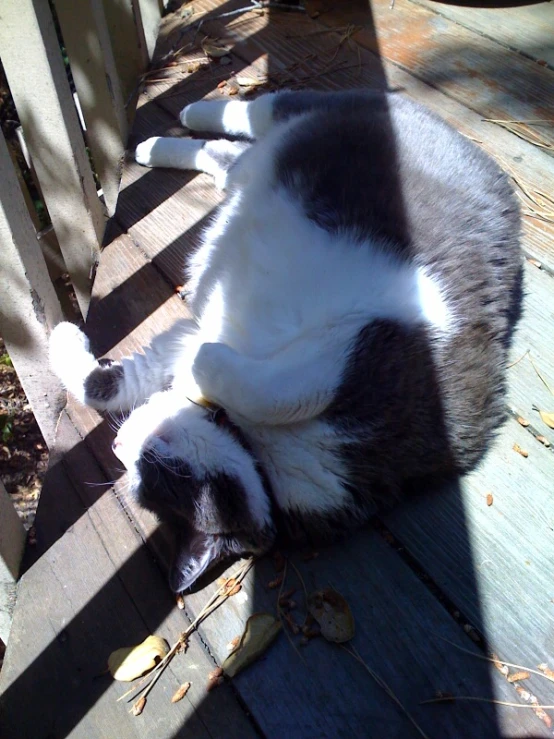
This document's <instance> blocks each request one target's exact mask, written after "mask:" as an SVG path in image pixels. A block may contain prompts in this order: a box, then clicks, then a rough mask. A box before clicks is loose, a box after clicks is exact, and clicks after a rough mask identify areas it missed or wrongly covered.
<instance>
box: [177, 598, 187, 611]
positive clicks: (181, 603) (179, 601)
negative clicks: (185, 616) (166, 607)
mask: <svg viewBox="0 0 554 739" xmlns="http://www.w3.org/2000/svg"><path fill="white" fill-rule="evenodd" d="M175 602H176V603H177V608H178V609H179V610H180V611H182V610H183V609H184V607H185V599H184V598H183V596H182V595H178V596H177V598H176V599H175Z"/></svg>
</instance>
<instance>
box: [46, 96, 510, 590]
mask: <svg viewBox="0 0 554 739" xmlns="http://www.w3.org/2000/svg"><path fill="white" fill-rule="evenodd" d="M180 118H181V122H182V124H183V125H184V126H185V127H186V128H188V129H190V130H192V131H209V132H212V133H216V134H224V135H226V136H231V137H235V138H238V140H235V141H229V140H226V139H221V140H210V141H205V140H200V139H192V138H188V139H187V138H151V139H148V140H147V141H145V142H143V143H141V144H139V146H138V148H137V150H136V155H135V156H136V160H137V162H139V163H140V164H142V165H145V166H154V167H176V168H181V169H192V170H199V171H203V172H207V173H209V174H211V175H213V176H214V177H215V181H216V184H217V185H218V186H219V187H220V188H223V189H225V190H226V191H227V195H226V199H225V201H224V203H223V205H222V206H221V208H220V209H219V211H218V213H217V215H216V216H215V218H214V219H213V222H212V224H211V226H210V227H209V228H208V229H207V231H206V233H205V234H204V237H203V240H202V243H201V244H200V245H199V247H198V249H197V251H196V252H195V254H194V255H193V256H192V257H191V259H190V261H189V263H188V277H189V280H188V284H187V290H188V304H189V306H190V309H191V312H192V315H193V319H191V320H184V321H180V322H178V323H177V324H176V325H175V326H174V327H173V328H171V329H170V330H169V331H167V332H166V333H163V334H161V335H159V336H157V337H156V338H155V339H154V340H153V341H152V343H151V345H150V346H149V347H148V348H146V349H145V353H144V354H139V353H137V354H135V355H133V356H132V357H130V358H127V359H124V360H123V361H121V362H114V363H109V362H108V363H106V362H105V361H103V362H100V363H99V362H97V361H96V360H95V359H94V356H93V355H92V354H91V353H90V349H89V345H88V340H87V339H86V337H85V335H84V334H83V333H82V332H80V331H79V329H77V327H75V326H74V325H72V324H68V323H63V324H60V325H59V326H58V327H57V328H56V329H55V330H54V332H53V334H52V337H51V361H52V364H53V367H54V369H55V370H56V372H57V373H58V375H59V377H60V378H61V380H62V381H63V383H64V384H65V386H66V387H67V389H68V390H69V391H70V392H71V393H73V394H74V395H75V396H76V397H77V398H78V399H79V400H80V401H81V402H83V403H85V404H87V405H89V406H92V407H94V408H97V409H99V410H107V411H121V410H131V413H130V415H129V417H128V418H127V420H125V421H124V422H123V424H122V426H121V428H120V429H119V433H118V434H117V437H116V439H115V442H114V446H113V449H114V452H115V454H116V455H117V456H118V457H119V459H120V460H121V461H122V462H123V464H124V465H125V467H126V468H127V470H128V474H129V481H130V490H131V492H132V494H133V495H135V496H136V498H137V499H138V501H139V502H140V504H141V505H142V506H145V507H146V508H148V509H150V510H151V511H153V512H154V513H156V514H157V515H158V517H159V518H160V519H161V520H162V521H164V522H165V523H166V524H167V525H168V526H169V527H170V528H171V529H172V530H173V532H174V535H175V541H176V546H175V557H174V561H173V564H172V566H171V570H170V585H171V587H172V588H173V590H174V591H176V592H180V591H183V590H184V589H186V588H188V587H190V586H191V585H192V584H193V583H194V582H195V580H196V579H197V578H198V577H199V576H200V575H201V574H202V572H204V571H205V570H206V569H207V568H208V567H209V566H210V565H211V564H212V563H213V562H214V561H217V560H219V559H220V558H222V557H225V556H227V555H230V554H242V553H247V552H253V553H261V552H264V551H266V550H268V549H269V548H270V547H271V546H272V544H273V542H274V539H275V537H276V535H277V534H278V533H280V532H285V533H286V534H287V535H288V536H292V537H293V538H300V539H302V538H308V539H313V538H314V537H315V538H316V540H319V539H321V538H329V539H331V538H333V537H335V536H337V535H339V534H340V533H341V532H345V531H347V530H348V529H350V528H353V527H357V526H359V525H361V524H362V523H364V522H366V521H367V520H368V518H369V517H370V516H371V515H373V514H374V513H375V511H376V510H378V509H379V508H380V507H381V506H383V505H390V504H392V503H394V502H395V501H397V500H398V499H400V498H401V496H402V495H403V494H409V493H411V492H414V491H417V490H422V489H426V488H427V487H428V486H430V485H437V484H439V483H440V482H441V481H444V480H448V479H451V478H452V477H456V476H459V475H463V474H465V473H467V472H468V471H470V470H471V469H473V468H474V467H475V466H476V465H477V464H478V462H479V461H480V460H481V459H482V457H483V455H484V454H485V452H486V450H487V448H488V447H489V445H490V443H491V441H492V439H493V437H494V435H495V433H496V432H497V430H498V428H499V426H500V424H501V423H502V421H503V420H504V417H505V415H506V414H505V406H504V390H505V367H506V361H507V354H508V350H509V347H510V341H511V338H512V335H513V331H514V328H515V326H516V324H517V321H518V319H519V317H520V313H521V300H522V256H521V253H520V247H519V230H520V217H519V211H518V207H517V204H516V198H515V196H514V193H513V191H512V188H511V186H510V184H509V182H508V180H507V177H506V176H505V175H504V174H503V173H502V171H501V170H500V169H499V167H498V166H497V165H496V164H495V163H494V162H493V161H492V160H491V159H490V158H489V157H488V156H487V155H486V154H484V153H483V152H482V151H481V150H479V149H478V148H477V147H476V146H475V145H474V144H472V143H471V142H470V141H469V140H467V139H466V138H465V137H463V136H462V135H461V134H459V133H458V132H457V131H455V130H454V129H453V128H451V127H450V126H449V125H447V124H446V123H445V122H444V121H442V120H441V119H440V118H438V117H437V116H435V115H434V114H432V113H431V112H429V111H427V110H426V109H425V108H423V107H422V106H420V105H418V104H416V103H415V102H413V101H410V100H409V99H408V98H406V97H403V96H402V95H400V94H398V93H372V92H365V91H354V92H339V93H320V92H315V91H311V92H310V91H305V92H287V91H285V92H279V93H275V94H265V95H262V96H260V97H258V98H257V99H255V100H253V101H242V100H231V101H228V100H221V101H215V102H209V101H202V102H197V103H193V104H191V105H188V106H187V107H186V108H185V109H184V110H183V111H182V113H181V116H180ZM252 142H255V143H252ZM179 282H180V280H179ZM68 358H70V360H71V361H68ZM203 399H204V400H203ZM206 400H207V401H209V403H206Z"/></svg>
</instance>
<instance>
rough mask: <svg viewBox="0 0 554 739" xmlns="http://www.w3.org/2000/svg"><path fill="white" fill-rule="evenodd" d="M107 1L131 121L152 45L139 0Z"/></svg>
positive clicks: (112, 37)
mask: <svg viewBox="0 0 554 739" xmlns="http://www.w3.org/2000/svg"><path fill="white" fill-rule="evenodd" d="M103 3H104V12H105V14H106V20H107V24H108V29H109V33H110V37H111V39H112V49H113V54H114V59H115V65H116V68H117V72H118V76H119V80H120V83H121V88H122V90H123V97H124V100H125V105H126V107H127V119H128V120H129V119H131V118H132V111H133V106H132V105H131V102H132V100H133V98H134V97H135V93H136V91H137V89H138V81H139V77H140V75H141V74H142V73H143V72H144V71H145V69H146V68H147V66H148V63H149V61H150V57H149V54H148V47H147V45H146V39H145V35H144V33H143V31H142V22H141V16H140V13H139V11H138V9H137V7H136V0H103Z"/></svg>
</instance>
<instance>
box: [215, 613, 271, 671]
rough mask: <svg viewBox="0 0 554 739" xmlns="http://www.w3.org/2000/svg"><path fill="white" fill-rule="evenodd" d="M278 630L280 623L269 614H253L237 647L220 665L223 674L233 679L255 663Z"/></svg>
mask: <svg viewBox="0 0 554 739" xmlns="http://www.w3.org/2000/svg"><path fill="white" fill-rule="evenodd" d="M280 630H281V622H280V621H277V619H276V618H274V617H273V616H271V615H270V614H269V613H254V614H253V615H252V616H250V618H249V619H248V621H247V622H246V628H245V629H244V634H243V635H242V636H241V639H240V642H239V645H238V647H237V648H236V649H235V650H234V652H231V654H230V655H229V656H228V657H227V659H226V660H225V661H224V663H223V665H222V668H223V671H224V672H225V674H226V675H228V676H229V677H235V675H236V674H238V673H239V672H240V671H241V670H244V668H245V667H248V665H250V664H252V662H255V661H256V660H257V659H258V657H260V656H261V655H262V654H263V653H264V652H265V650H266V649H267V648H268V647H269V646H270V644H271V643H272V642H273V641H274V640H275V638H276V637H277V635H278V633H279V631H280Z"/></svg>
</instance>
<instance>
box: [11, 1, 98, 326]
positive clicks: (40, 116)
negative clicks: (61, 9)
mask: <svg viewBox="0 0 554 739" xmlns="http://www.w3.org/2000/svg"><path fill="white" fill-rule="evenodd" d="M0 46H1V47H2V63H3V65H4V69H5V72H6V76H7V78H8V81H9V85H10V89H11V92H12V94H13V97H14V100H15V104H16V107H17V111H18V115H19V118H20V121H21V125H22V127H23V131H24V133H25V140H26V142H27V145H28V147H29V151H30V152H31V156H32V158H33V162H34V165H35V168H36V172H37V175H38V178H39V180H40V183H41V187H42V191H43V193H44V197H45V199H46V204H47V206H48V211H49V213H50V217H51V219H52V223H53V224H54V227H55V229H56V234H57V236H58V241H59V243H60V246H61V249H62V252H63V255H64V259H65V263H66V265H67V269H68V271H69V273H70V275H71V279H72V282H73V285H74V287H75V292H76V294H77V299H78V301H79V306H80V308H81V311H82V312H83V315H86V312H87V309H88V303H89V298H90V289H91V277H92V270H93V267H94V265H95V263H96V259H97V255H98V252H99V244H100V242H101V240H102V233H103V231H104V225H105V219H104V215H103V213H102V208H101V205H100V201H99V200H98V197H97V195H96V188H95V185H94V180H93V177H92V172H91V169H90V166H89V163H88V159H87V155H86V152H85V147H84V143H83V138H82V134H81V129H80V126H79V121H78V118H77V113H76V110H75V105H74V103H73V98H72V96H71V92H70V89H69V84H68V82H67V76H66V73H65V69H64V66H63V62H62V57H61V53H60V49H59V44H58V40H57V37H56V32H55V30H54V24H53V21H52V16H51V14H50V9H49V7H48V4H47V3H34V2H32V0H17V1H16V0H9V2H5V3H3V5H2V22H1V23H0ZM22 54H24V55H25V64H22V63H21V58H22ZM37 90H40V108H37V106H36V101H37Z"/></svg>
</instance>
